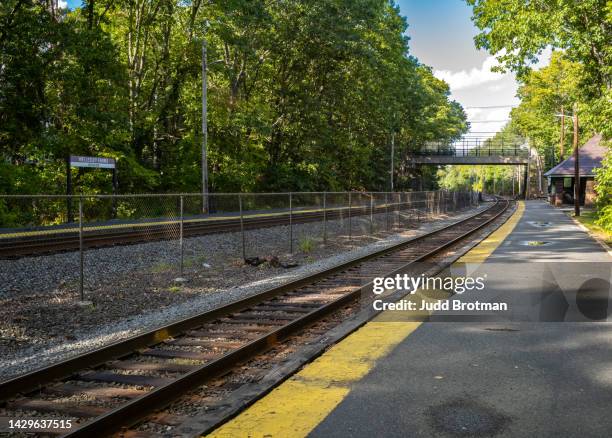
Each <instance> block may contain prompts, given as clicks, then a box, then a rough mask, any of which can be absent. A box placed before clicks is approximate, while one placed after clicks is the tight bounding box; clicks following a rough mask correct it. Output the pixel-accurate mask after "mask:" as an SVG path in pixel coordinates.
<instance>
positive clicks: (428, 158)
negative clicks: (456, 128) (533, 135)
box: [408, 138, 530, 198]
mask: <svg viewBox="0 0 612 438" xmlns="http://www.w3.org/2000/svg"><path fill="white" fill-rule="evenodd" d="M529 157H530V151H529V145H528V144H527V143H523V142H518V141H511V142H508V141H504V139H503V138H502V139H491V138H486V139H480V138H469V139H468V138H464V139H462V140H459V141H456V142H453V143H448V142H427V143H426V144H424V145H423V146H421V147H420V148H418V149H415V150H412V151H410V152H409V153H408V161H409V163H410V165H412V166H420V165H428V164H430V165H438V166H440V165H442V166H445V165H470V166H474V165H476V166H477V165H500V166H502V165H514V166H525V171H524V173H523V190H522V193H521V197H522V198H525V197H526V196H527V183H528V180H529V163H530V160H529Z"/></svg>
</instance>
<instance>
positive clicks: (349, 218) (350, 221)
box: [348, 192, 353, 240]
mask: <svg viewBox="0 0 612 438" xmlns="http://www.w3.org/2000/svg"><path fill="white" fill-rule="evenodd" d="M348 195H349V199H348V207H349V208H348V216H349V217H348V226H349V240H353V222H352V215H351V210H352V208H353V205H352V202H351V201H352V199H351V192H349V194H348Z"/></svg>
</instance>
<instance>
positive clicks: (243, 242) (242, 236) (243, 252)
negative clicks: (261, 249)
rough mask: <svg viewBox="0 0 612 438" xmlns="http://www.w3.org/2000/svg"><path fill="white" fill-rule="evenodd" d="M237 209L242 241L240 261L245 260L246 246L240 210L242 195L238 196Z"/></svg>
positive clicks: (242, 216) (241, 211)
mask: <svg viewBox="0 0 612 438" xmlns="http://www.w3.org/2000/svg"><path fill="white" fill-rule="evenodd" d="M238 209H239V210H240V237H241V239H242V259H243V260H246V245H245V241H244V213H243V210H242V193H239V194H238Z"/></svg>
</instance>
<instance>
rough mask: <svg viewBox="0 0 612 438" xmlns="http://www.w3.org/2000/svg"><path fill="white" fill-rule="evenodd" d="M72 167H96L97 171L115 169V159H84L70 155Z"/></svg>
mask: <svg viewBox="0 0 612 438" xmlns="http://www.w3.org/2000/svg"><path fill="white" fill-rule="evenodd" d="M70 165H71V166H73V167H94V168H97V169H114V168H115V159H114V158H106V157H82V156H79V155H70Z"/></svg>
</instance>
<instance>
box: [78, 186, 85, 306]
mask: <svg viewBox="0 0 612 438" xmlns="http://www.w3.org/2000/svg"><path fill="white" fill-rule="evenodd" d="M83 265H84V255H83V197H82V196H80V197H79V294H80V296H81V301H85V292H84V278H83V277H84V275H85V273H84V272H83Z"/></svg>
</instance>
